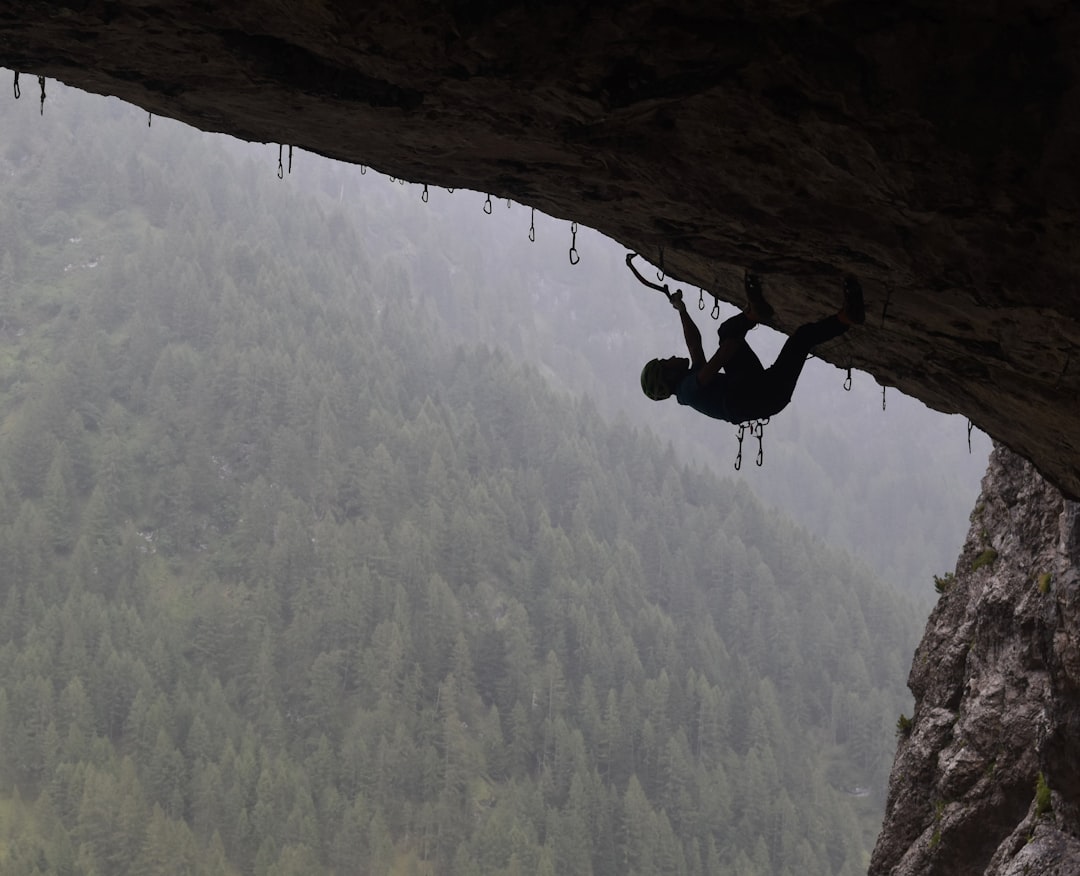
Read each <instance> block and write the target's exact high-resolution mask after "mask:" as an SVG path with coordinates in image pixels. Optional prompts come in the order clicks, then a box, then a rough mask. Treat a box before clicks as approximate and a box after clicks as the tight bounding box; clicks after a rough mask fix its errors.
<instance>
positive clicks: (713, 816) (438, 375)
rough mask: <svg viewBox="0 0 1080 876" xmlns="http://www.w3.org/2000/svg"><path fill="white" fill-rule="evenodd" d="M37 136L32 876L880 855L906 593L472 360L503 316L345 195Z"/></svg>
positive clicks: (28, 824)
mask: <svg viewBox="0 0 1080 876" xmlns="http://www.w3.org/2000/svg"><path fill="white" fill-rule="evenodd" d="M19 118H20V121H19V123H17V124H8V123H5V124H3V125H0V246H2V257H0V272H2V273H0V282H2V285H0V289H2V291H3V298H2V300H0V569H2V570H3V575H2V577H0V739H2V740H4V743H3V745H0V792H2V798H0V861H2V862H3V870H4V872H5V873H12V874H17V876H21V874H24V873H25V874H31V873H42V874H61V873H70V872H76V871H82V872H100V873H110V874H119V876H124V874H129V873H130V874H152V873H159V872H172V871H175V870H177V869H184V870H186V871H187V872H192V873H212V874H231V873H257V874H264V873H265V874H275V876H284V874H305V876H311V874H320V873H345V872H355V871H356V870H358V869H359V870H361V871H364V872H371V873H418V874H428V873H437V874H466V873H475V872H483V873H498V874H507V876H509V874H515V873H530V874H531V873H538V874H546V873H560V874H563V873H581V874H588V873H592V874H597V876H599V874H613V876H614V874H629V873H639V874H653V873H657V874H660V873H663V874H669V873H670V874H678V873H686V874H736V873H737V874H739V876H755V874H766V873H768V874H774V873H779V874H785V873H790V874H800V876H801V874H811V876H812V874H819V873H820V874H826V873H828V874H845V876H848V874H856V873H861V872H864V871H865V868H866V865H867V862H868V860H869V849H870V847H871V844H872V842H873V836H874V832H875V830H876V828H877V825H878V823H879V821H880V817H881V811H882V809H881V807H882V804H883V789H884V781H885V775H886V769H887V765H888V759H889V754H890V751H891V748H892V744H893V739H892V733H893V727H894V725H895V722H896V716H897V715H898V714H899V713H900V711H901V710H903V709H904V708H905V703H906V702H907V701H908V698H907V697H906V695H905V693H904V691H903V688H902V679H903V675H904V669H905V666H906V663H907V660H908V655H909V653H910V649H911V646H912V643H913V641H914V637H915V631H916V623H917V621H916V613H915V611H914V609H913V608H912V607H911V605H910V604H909V603H908V602H907V601H905V600H903V599H902V598H900V597H899V596H898V595H897V594H896V593H895V592H894V590H893V589H892V588H890V587H888V586H885V585H883V584H882V583H881V582H879V581H878V580H876V579H875V578H874V577H873V575H872V574H871V573H870V572H869V570H868V569H867V568H866V567H865V566H864V565H862V564H860V563H857V562H855V561H853V560H852V559H851V558H850V557H848V556H847V555H844V554H841V553H839V552H838V551H836V550H833V549H829V548H826V547H825V546H824V545H823V544H822V542H821V541H820V539H818V538H817V537H815V536H812V535H810V534H808V533H807V532H806V531H804V530H801V529H799V528H797V527H795V526H793V525H792V524H791V523H790V522H788V521H787V520H786V519H783V518H781V517H780V515H778V514H777V513H775V512H773V511H770V510H768V509H766V508H765V507H764V506H763V505H762V504H761V503H760V502H759V501H758V500H757V499H756V498H754V496H753V495H752V494H751V493H750V491H749V490H748V489H747V488H746V486H745V485H743V484H737V483H735V482H732V481H730V480H721V479H719V478H717V477H716V476H715V475H713V474H712V473H711V472H709V471H708V470H706V469H704V468H702V467H701V466H699V465H694V464H687V463H685V462H683V461H681V460H680V458H679V457H678V456H677V455H676V453H675V452H674V451H673V450H672V449H671V448H670V447H665V446H664V445H662V444H661V442H660V441H658V440H657V439H656V438H655V437H654V436H653V435H652V434H650V433H648V432H646V431H645V430H642V429H641V428H639V427H636V426H634V425H632V424H631V423H630V422H629V421H628V420H627V419H626V418H622V419H615V420H607V419H605V418H604V417H602V416H601V415H600V414H599V413H598V411H597V409H596V405H595V404H594V403H593V402H592V401H590V400H589V399H588V398H583V397H569V396H568V395H567V394H566V393H565V392H557V391H555V390H553V389H552V388H550V386H549V385H548V380H547V378H546V377H545V376H544V375H542V374H541V373H540V372H539V371H538V370H537V369H536V368H535V367H531V366H529V365H527V364H523V363H522V362H521V361H520V360H519V359H518V358H516V357H512V356H511V355H510V353H508V352H507V351H506V350H505V349H494V348H492V347H490V346H485V345H478V344H471V343H470V344H465V343H462V342H461V336H460V332H459V331H458V329H456V328H455V327H454V326H453V324H452V319H451V317H452V318H453V319H454V320H457V321H458V322H469V321H470V320H474V321H479V320H483V319H485V318H488V316H489V314H490V313H491V311H490V310H489V309H488V308H487V307H486V302H487V301H488V300H489V299H490V298H492V297H494V296H493V295H490V294H485V295H484V296H482V297H480V298H479V299H478V300H477V301H476V302H475V303H470V302H469V300H468V299H462V300H461V301H460V302H459V303H458V304H457V305H456V306H453V305H451V304H450V303H449V302H450V299H447V300H446V301H441V300H440V303H438V304H435V303H434V302H433V301H432V300H430V299H429V298H428V297H427V296H428V295H429V293H428V292H426V291H424V290H425V288H426V287H423V286H420V285H418V281H417V278H416V276H415V275H414V273H413V269H412V268H411V267H410V266H411V265H413V262H412V260H411V258H410V257H409V250H408V247H410V246H413V245H414V244H411V243H409V242H407V241H402V244H401V245H402V247H403V249H402V250H400V251H399V250H394V251H391V252H388V251H387V249H386V243H385V235H386V234H387V231H386V227H385V226H384V225H379V224H377V223H372V224H371V225H370V226H368V225H360V224H358V223H357V222H356V221H355V219H354V217H353V216H352V215H351V212H350V211H348V210H346V209H345V207H344V206H343V200H342V198H343V195H342V193H341V191H340V190H337V191H335V190H334V187H333V186H329V185H325V184H324V183H325V180H319V179H316V181H315V182H317V183H318V186H317V188H320V189H321V191H312V192H310V193H308V194H305V193H303V192H299V191H297V190H296V187H293V186H289V185H284V184H281V183H279V182H278V181H277V180H276V179H274V177H273V171H272V170H270V172H269V173H268V172H267V167H266V166H265V165H264V164H257V163H255V162H253V161H252V160H250V158H239V159H238V158H237V157H235V156H234V155H232V154H231V153H230V151H229V150H223V149H221V148H219V146H218V144H216V143H214V142H210V141H208V138H205V137H203V136H201V135H198V134H195V133H193V132H189V131H184V130H182V129H179V128H178V127H177V126H166V125H158V124H157V123H156V122H155V124H154V127H153V128H151V129H150V130H149V131H147V130H146V128H145V125H144V124H143V121H144V120H143V119H142V118H140V117H139V116H138V114H136V113H132V112H131V111H130V110H128V109H126V108H124V107H122V106H119V105H118V104H115V103H112V102H105V103H102V102H100V101H92V100H90V99H87V98H84V97H82V96H80V95H77V94H73V93H70V92H62V93H59V94H56V95H50V105H49V108H48V112H47V114H46V116H45V117H44V118H40V117H37V116H33V117H31V118H23V117H21V116H20V117H19ZM135 132H138V136H136V135H135ZM372 206H373V208H374V207H376V206H377V205H374V204H373V205H372ZM395 239H396V238H395ZM460 283H461V287H462V288H466V289H467V288H470V282H469V281H468V280H467V279H465V278H462V280H461V281H460ZM472 288H475V285H473V286H472ZM476 305H479V306H476ZM503 318H504V317H500V319H503Z"/></svg>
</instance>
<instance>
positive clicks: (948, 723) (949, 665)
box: [870, 445, 1080, 876]
mask: <svg viewBox="0 0 1080 876" xmlns="http://www.w3.org/2000/svg"><path fill="white" fill-rule="evenodd" d="M942 583H943V585H944V592H943V593H942V595H941V597H940V601H939V602H938V604H937V606H936V607H935V609H934V611H933V613H932V614H931V616H930V619H929V621H928V623H927V627H926V632H925V634H924V637H923V640H922V642H921V643H920V645H919V647H918V649H917V650H916V652H915V659H914V663H913V665H912V669H911V674H910V677H909V679H908V684H909V686H910V687H911V690H912V692H913V693H914V694H915V698H916V703H915V713H914V716H913V718H912V723H911V727H910V731H909V732H908V733H907V734H906V735H903V736H902V737H901V739H900V741H899V744H898V746H897V754H896V760H895V762H894V764H893V770H892V774H891V777H890V781H889V799H888V803H887V808H886V817H885V823H884V825H883V827H882V831H881V834H880V836H879V838H878V842H877V847H876V849H875V850H874V856H873V861H872V864H871V867H870V873H871V874H873V876H885V874H888V876H933V874H941V876H946V874H948V876H964V874H980V876H983V874H985V876H1020V874H1027V873H1032V874H1034V873H1039V874H1050V873H1060V874H1062V876H1064V874H1075V873H1080V818H1078V815H1080V809H1078V805H1080V504H1078V503H1076V502H1072V501H1068V500H1065V499H1063V498H1062V496H1061V494H1060V492H1059V491H1058V490H1056V489H1055V488H1054V487H1053V486H1051V485H1050V484H1048V483H1047V482H1046V481H1045V480H1044V479H1043V478H1042V477H1040V476H1039V474H1038V473H1037V472H1036V471H1035V470H1034V468H1033V467H1032V466H1031V465H1030V464H1029V463H1027V462H1025V461H1023V460H1022V459H1020V458H1019V457H1018V456H1016V455H1014V454H1013V453H1011V452H1010V451H1008V450H1007V449H1005V448H1004V447H1002V446H1001V445H996V446H995V448H994V451H993V453H992V455H991V458H990V466H989V469H988V471H987V474H986V476H985V478H984V480H983V486H982V493H981V495H980V497H979V500H978V502H977V504H976V506H975V510H974V511H973V512H972V515H971V530H970V532H969V534H968V537H967V540H966V542H965V544H964V547H963V550H962V552H961V554H960V559H959V561H958V562H957V566H956V571H955V573H954V576H953V577H951V578H946V579H943V582H942ZM1040 776H1042V777H1043V781H1044V782H1045V785H1046V786H1047V788H1048V789H1049V796H1048V798H1045V799H1044V800H1043V801H1042V802H1040V800H1039V795H1038V793H1037V785H1038V783H1039V782H1040Z"/></svg>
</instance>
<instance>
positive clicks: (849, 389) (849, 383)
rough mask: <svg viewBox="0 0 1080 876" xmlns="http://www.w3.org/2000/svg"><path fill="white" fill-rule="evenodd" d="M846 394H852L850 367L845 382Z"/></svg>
mask: <svg viewBox="0 0 1080 876" xmlns="http://www.w3.org/2000/svg"><path fill="white" fill-rule="evenodd" d="M844 392H851V366H850V365H848V368H847V377H846V378H845V380H844Z"/></svg>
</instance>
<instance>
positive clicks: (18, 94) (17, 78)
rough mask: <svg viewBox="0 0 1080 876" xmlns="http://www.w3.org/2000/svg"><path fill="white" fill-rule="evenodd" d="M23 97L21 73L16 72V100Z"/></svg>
mask: <svg viewBox="0 0 1080 876" xmlns="http://www.w3.org/2000/svg"><path fill="white" fill-rule="evenodd" d="M20 97H22V89H21V88H19V71H18V70H16V71H15V99H16V100H18V99H19V98H20Z"/></svg>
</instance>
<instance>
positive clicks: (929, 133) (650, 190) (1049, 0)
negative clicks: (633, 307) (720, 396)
mask: <svg viewBox="0 0 1080 876" xmlns="http://www.w3.org/2000/svg"><path fill="white" fill-rule="evenodd" d="M1078 37H1080V6H1078V5H1077V4H1074V3H1067V2H1064V0H1001V2H995V3H993V4H986V3H983V2H975V0H925V2H919V3H903V2H900V3H868V2H864V3H857V2H828V3H826V2H822V0H817V2H814V0H790V2H762V3H746V2H743V0H715V2H712V0H711V2H707V3H706V2H700V0H699V2H687V0H674V2H672V0H665V2H660V0H628V2H625V3H611V4H608V3H602V2H596V3H587V4H582V3H572V2H569V0H552V2H544V3H522V2H517V0H499V2H481V0H454V2H448V3H429V2H423V0H392V2H391V0H370V2H363V3H358V2H353V0H305V2H293V3H275V2H270V0H230V2H228V3H206V2H196V0H108V2H103V0H56V2H53V0H50V2H47V3H46V2H35V0H23V2H12V0H0V64H2V65H5V66H7V67H10V68H13V69H16V70H20V71H23V73H24V74H25V78H24V79H23V92H24V95H23V98H22V99H23V100H27V99H29V100H34V99H35V97H36V87H35V83H34V80H33V78H32V76H33V75H34V74H40V75H44V76H47V77H54V78H59V79H61V80H63V81H65V82H68V83H70V84H73V85H76V86H79V87H81V88H84V89H87V90H91V91H97V92H101V93H104V94H113V95H116V96H118V97H121V98H123V99H124V100H128V101H131V102H133V103H136V104H138V105H140V106H143V107H145V108H146V109H148V110H150V111H152V112H153V113H155V114H157V115H167V116H172V117H175V118H178V119H182V120H184V121H187V122H190V123H191V124H194V125H196V126H198V127H200V128H204V129H206V130H213V131H225V132H228V133H231V134H234V135H236V136H238V137H243V138H246V139H251V140H257V141H266V142H277V143H285V144H292V145H295V146H299V147H302V148H304V149H309V150H312V151H315V152H319V153H322V154H325V155H329V156H332V157H335V158H340V159H343V160H346V161H352V162H357V163H362V164H367V165H371V166H373V167H374V168H376V169H377V170H380V171H383V172H385V173H388V174H390V175H393V176H395V177H398V178H400V179H406V180H412V181H417V182H424V183H430V184H432V185H441V186H449V187H455V188H463V187H467V188H473V189H479V190H482V191H487V192H491V193H493V194H495V195H498V196H500V197H506V198H511V199H514V200H515V201H518V202H520V203H523V204H527V205H531V206H534V207H537V208H539V209H541V210H544V211H546V212H548V213H550V214H552V215H554V216H556V217H561V218H567V219H575V220H578V221H580V222H582V223H584V224H587V225H590V226H593V227H595V228H597V229H599V230H600V231H602V232H604V233H605V234H607V235H609V236H611V237H613V238H615V239H616V240H619V241H621V242H622V243H624V244H626V246H627V247H629V248H631V249H634V250H636V251H640V252H641V253H643V254H644V255H646V256H647V257H649V258H650V259H652V260H654V261H659V260H660V253H661V251H662V252H663V261H664V266H665V268H666V269H667V271H668V273H669V274H670V275H672V276H675V277H677V278H679V280H680V281H682V282H685V283H693V284H696V285H700V286H703V287H704V288H705V289H706V290H707V291H708V292H711V293H713V294H715V295H717V296H719V297H720V298H722V299H724V300H728V301H733V302H736V303H738V302H740V300H741V277H742V272H743V269H744V267H747V266H751V267H753V268H755V269H756V270H757V271H758V272H759V273H762V274H764V275H765V276H766V282H767V284H768V291H769V294H770V296H771V300H772V301H773V303H774V304H775V305H776V308H777V317H776V325H777V327H779V328H781V329H782V330H785V331H789V332H790V331H791V330H792V329H794V328H795V327H796V326H798V325H799V324H800V323H801V322H804V321H806V320H807V319H809V318H812V317H817V316H819V315H820V314H822V313H823V312H826V311H827V310H829V309H830V308H832V307H834V306H835V303H836V301H837V300H838V296H839V290H840V283H839V278H840V277H841V276H842V275H843V274H844V273H847V272H853V273H856V274H858V275H859V276H860V277H861V278H862V279H863V282H864V286H865V288H866V291H867V297H868V306H869V312H870V314H871V319H870V324H869V325H868V327H867V328H866V329H864V330H862V331H859V332H852V333H850V334H849V335H848V336H846V337H845V338H844V340H843V341H841V342H837V343H835V344H833V345H832V347H831V348H829V349H827V350H824V351H823V356H824V357H825V358H827V359H829V360H831V361H833V362H834V363H836V364H839V365H841V366H844V367H846V366H848V365H854V366H856V367H858V368H862V369H865V370H867V371H869V372H870V373H872V374H873V375H874V376H875V377H876V378H877V379H878V380H879V381H880V382H881V383H882V384H883V385H888V386H895V387H898V388H899V389H901V390H902V391H903V392H905V393H908V394H910V395H913V396H916V397H918V398H920V399H922V400H923V401H924V402H926V403H927V404H928V405H930V406H931V407H934V408H937V409H938V410H943V411H950V412H954V411H959V412H963V413H965V414H966V415H968V416H969V417H970V418H971V419H972V420H973V421H974V422H975V424H976V425H978V426H979V427H981V428H982V429H984V430H986V431H987V432H988V433H990V434H991V435H993V436H994V437H995V438H997V439H998V440H1000V441H1002V442H1004V443H1006V444H1007V445H1008V446H1010V447H1011V448H1012V449H1013V450H1015V451H1017V452H1018V453H1021V454H1022V455H1024V456H1025V457H1027V458H1029V459H1031V460H1033V461H1034V462H1035V464H1036V465H1037V466H1038V468H1039V470H1040V471H1041V472H1042V473H1043V474H1044V475H1046V476H1047V477H1049V478H1050V480H1052V481H1053V482H1054V483H1055V484H1056V485H1057V486H1058V487H1059V488H1061V489H1063V490H1064V491H1066V492H1067V493H1068V494H1070V495H1072V496H1074V497H1080V459H1078V448H1080V437H1078V436H1080V404H1078V403H1077V401H1078V398H1080V352H1078V350H1080V295H1078V294H1077V289H1078V288H1080V243H1078V241H1080V174H1078V173H1077V170H1076V156H1077V155H1078V154H1080V52H1077V51H1076V46H1077V45H1078V44H1080V39H1078ZM45 111H46V112H49V111H50V108H49V106H48V105H47V104H46V107H45ZM296 172H298V173H302V161H301V162H299V164H298V168H297V171H296ZM567 237H568V244H569V234H568V235H567ZM583 257H585V258H587V257H588V254H587V253H585V254H583ZM597 294H602V295H606V296H609V297H610V298H611V300H612V305H613V312H615V313H617V297H618V296H619V295H626V294H640V292H639V290H637V289H636V287H635V286H634V285H633V281H632V280H630V278H629V275H628V276H627V281H626V286H625V288H621V289H606V290H597Z"/></svg>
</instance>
